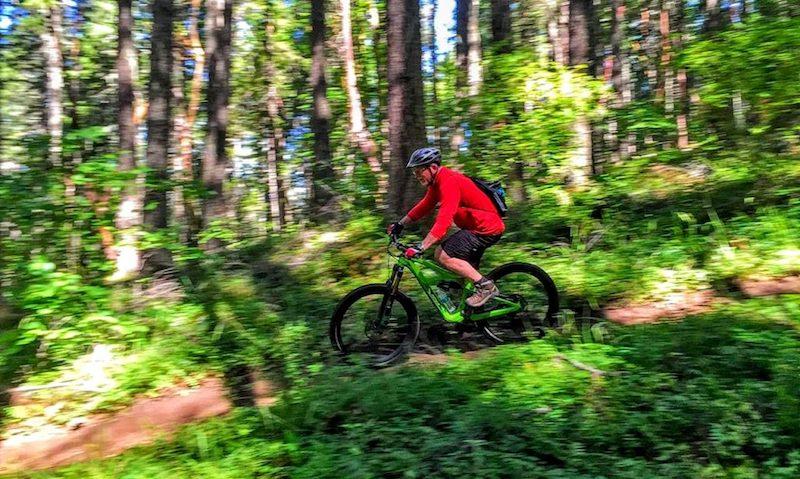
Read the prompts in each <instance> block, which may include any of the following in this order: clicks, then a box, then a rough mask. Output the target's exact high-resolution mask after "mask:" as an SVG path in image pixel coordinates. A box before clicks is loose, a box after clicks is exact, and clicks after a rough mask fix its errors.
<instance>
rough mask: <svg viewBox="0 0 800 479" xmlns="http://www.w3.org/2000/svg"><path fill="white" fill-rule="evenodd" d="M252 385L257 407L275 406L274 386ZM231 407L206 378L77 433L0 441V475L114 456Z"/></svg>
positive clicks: (99, 420)
mask: <svg viewBox="0 0 800 479" xmlns="http://www.w3.org/2000/svg"><path fill="white" fill-rule="evenodd" d="M255 386H256V387H255V392H256V402H257V404H259V405H268V404H272V403H273V402H274V401H275V398H274V397H273V396H272V395H273V394H274V392H275V388H274V387H273V386H272V385H270V384H268V383H266V382H263V381H259V382H258V383H256V385H255ZM231 408H232V405H231V401H230V399H229V398H228V396H227V395H226V389H225V387H224V385H223V384H222V381H221V380H219V379H216V378H212V379H208V380H206V381H204V382H203V383H202V384H201V385H200V386H199V387H197V388H194V389H176V390H173V391H170V392H169V393H167V394H165V395H164V396H161V397H158V398H153V399H149V398H146V399H140V400H137V401H136V402H135V403H134V404H133V405H132V406H131V407H129V408H128V409H125V410H123V411H121V412H119V413H116V414H115V415H113V416H109V417H97V418H93V419H90V420H89V422H88V423H87V424H85V425H84V426H83V427H81V428H80V429H77V430H73V431H69V430H66V429H65V430H62V431H60V432H59V433H55V434H52V433H51V434H49V435H46V436H43V435H34V436H21V437H12V438H10V439H8V440H6V441H3V442H0V473H8V472H14V471H23V470H24V471H30V470H36V469H48V468H53V467H59V466H65V465H68V464H72V463H75V462H79V461H85V460H88V459H97V458H105V457H110V456H114V455H117V454H120V453H121V452H123V451H125V450H127V449H130V448H131V447H134V446H140V445H143V444H148V443H151V442H154V441H155V440H157V439H159V438H169V437H171V436H172V434H174V433H175V431H176V430H177V429H178V428H179V427H180V426H182V425H184V424H188V423H191V422H196V421H199V420H202V419H207V418H211V417H215V416H220V415H223V414H226V413H227V412H229V411H230V410H231Z"/></svg>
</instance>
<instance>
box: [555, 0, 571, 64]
mask: <svg viewBox="0 0 800 479" xmlns="http://www.w3.org/2000/svg"><path fill="white" fill-rule="evenodd" d="M570 3H571V2H570V0H560V2H559V4H558V24H557V25H558V28H557V35H556V45H553V52H554V53H553V58H555V61H556V63H559V64H561V65H568V64H569V34H570V31H569V14H570Z"/></svg>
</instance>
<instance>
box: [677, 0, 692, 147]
mask: <svg viewBox="0 0 800 479" xmlns="http://www.w3.org/2000/svg"><path fill="white" fill-rule="evenodd" d="M677 2H678V5H677V14H678V15H677V19H676V25H677V30H678V31H677V35H675V42H674V50H675V51H676V52H679V51H681V49H682V48H683V37H684V34H685V32H686V11H685V5H684V0H677ZM675 84H676V85H675V89H676V92H675V94H676V97H677V98H676V104H677V108H676V109H677V112H676V118H675V124H676V127H677V131H678V148H679V149H681V150H686V149H688V148H689V125H688V119H687V115H688V112H689V101H688V100H689V96H688V88H687V86H688V77H687V74H686V70H685V69H683V68H680V69H678V71H677V75H676V81H675Z"/></svg>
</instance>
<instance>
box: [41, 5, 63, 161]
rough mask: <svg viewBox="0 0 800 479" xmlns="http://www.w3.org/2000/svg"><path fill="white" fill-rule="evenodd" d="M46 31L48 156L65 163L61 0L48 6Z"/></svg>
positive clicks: (43, 47) (44, 52)
mask: <svg viewBox="0 0 800 479" xmlns="http://www.w3.org/2000/svg"><path fill="white" fill-rule="evenodd" d="M43 13H44V31H43V32H42V34H41V41H42V54H43V56H44V60H45V87H44V98H45V105H46V114H45V123H46V125H47V134H48V135H49V137H50V144H49V147H48V151H49V154H48V157H49V160H50V165H51V166H54V167H60V166H61V141H62V136H63V125H62V115H63V113H62V112H63V104H62V97H63V93H64V58H63V56H62V53H61V38H62V12H61V4H60V2H54V3H53V4H52V5H51V6H48V7H45V9H44V12H43Z"/></svg>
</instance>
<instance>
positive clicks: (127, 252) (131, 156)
mask: <svg viewBox="0 0 800 479" xmlns="http://www.w3.org/2000/svg"><path fill="white" fill-rule="evenodd" d="M132 3H133V2H132V0H119V2H118V5H119V10H118V17H117V36H118V40H117V79H118V80H117V81H118V84H119V87H118V92H117V102H118V107H119V108H118V116H117V124H118V130H119V164H118V167H117V169H118V170H119V171H120V172H129V171H131V170H133V169H135V168H136V118H135V115H134V106H135V101H136V100H135V98H136V96H135V93H134V79H135V78H136V74H137V70H138V65H137V59H136V48H135V46H134V43H133V12H132ZM141 223H142V198H141V195H140V192H139V190H138V188H137V187H136V184H135V182H134V181H132V180H131V181H129V182H128V184H127V185H126V186H125V188H124V189H123V190H122V198H121V201H120V205H119V209H118V210H117V214H116V220H115V226H116V228H117V230H118V231H120V233H121V235H120V237H119V238H117V242H118V244H117V246H116V252H115V255H116V271H115V273H114V276H113V278H114V279H125V278H130V277H133V276H135V275H136V274H138V272H139V269H140V268H141V259H140V257H139V248H138V247H137V246H136V233H135V229H136V228H137V227H139V226H140V225H141Z"/></svg>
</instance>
